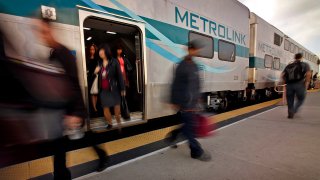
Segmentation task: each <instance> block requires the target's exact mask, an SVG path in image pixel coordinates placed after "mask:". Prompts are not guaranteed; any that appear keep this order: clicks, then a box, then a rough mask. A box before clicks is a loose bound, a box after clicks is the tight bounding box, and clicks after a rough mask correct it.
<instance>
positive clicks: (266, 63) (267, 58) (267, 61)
mask: <svg viewBox="0 0 320 180" xmlns="http://www.w3.org/2000/svg"><path fill="white" fill-rule="evenodd" d="M272 62H273V57H272V56H270V55H268V54H266V55H265V56H264V67H266V68H272Z"/></svg>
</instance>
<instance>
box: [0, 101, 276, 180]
mask: <svg viewBox="0 0 320 180" xmlns="http://www.w3.org/2000/svg"><path fill="white" fill-rule="evenodd" d="M279 101H280V99H276V100H272V101H268V102H264V103H260V104H257V105H252V106H248V107H245V108H241V109H237V110H233V111H230V112H226V113H222V114H218V115H215V116H212V117H211V123H216V122H221V121H225V120H228V119H230V118H233V117H236V116H239V115H243V114H246V113H249V112H252V111H255V110H258V109H262V108H265V107H268V106H271V105H275V104H277V103H278V102H279ZM178 126H179V125H176V126H171V127H167V128H163V129H158V130H154V131H150V132H146V133H142V134H138V135H135V136H130V137H127V138H123V139H118V140H115V141H110V142H107V143H103V144H101V147H102V148H103V149H105V150H106V151H107V152H108V154H109V155H115V154H118V153H121V152H124V151H128V150H131V149H134V148H137V147H141V146H144V145H147V144H150V143H153V142H157V141H160V140H163V139H164V138H165V136H166V135H167V133H168V132H170V131H172V130H173V129H176V128H177V127H178ZM97 158H98V157H97V156H96V154H95V153H94V151H93V149H92V148H90V147H86V148H82V149H77V150H74V151H71V152H68V153H67V166H68V167H72V166H76V165H80V164H83V163H86V162H90V161H93V160H96V159H97ZM52 172H53V162H52V157H45V158H41V159H37V160H33V161H29V162H25V163H20V164H16V165H13V166H9V167H6V168H2V169H0V177H1V179H2V180H6V179H8V180H9V179H10V180H12V179H29V178H35V177H38V176H41V175H45V174H48V173H52Z"/></svg>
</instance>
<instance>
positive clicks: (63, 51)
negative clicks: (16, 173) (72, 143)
mask: <svg viewBox="0 0 320 180" xmlns="http://www.w3.org/2000/svg"><path fill="white" fill-rule="evenodd" d="M37 30H38V35H39V37H40V39H41V40H42V41H43V42H44V43H45V45H46V46H48V47H50V48H52V52H51V56H50V60H51V61H53V62H58V63H59V64H60V65H61V66H62V69H64V71H65V75H66V76H67V77H68V87H70V89H69V90H68V91H70V93H69V97H68V101H67V104H66V106H65V112H66V113H65V118H64V125H65V127H66V128H69V129H77V128H80V126H81V124H83V122H84V119H85V118H86V109H85V106H84V102H83V98H82V93H81V89H80V85H79V79H78V71H77V66H76V59H75V57H74V56H73V55H72V54H71V51H70V50H69V49H68V48H66V47H65V46H63V45H62V44H60V43H58V42H57V41H56V40H55V38H54V37H53V34H52V27H51V26H50V23H49V22H48V21H46V20H42V21H38V22H37ZM67 142H68V141H67V140H66V138H64V137H63V138H59V139H57V140H56V141H55V145H54V179H59V180H60V179H71V174H70V172H69V170H68V169H67V167H66V159H65V156H66V154H65V151H66V147H65V146H66V145H67ZM93 147H94V149H95V151H96V153H97V154H98V156H99V159H100V165H99V168H98V171H102V170H103V169H105V168H106V167H107V166H106V153H105V152H104V151H103V150H102V149H100V148H98V147H97V146H93Z"/></svg>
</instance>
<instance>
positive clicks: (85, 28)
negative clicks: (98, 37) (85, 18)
mask: <svg viewBox="0 0 320 180" xmlns="http://www.w3.org/2000/svg"><path fill="white" fill-rule="evenodd" d="M83 29H84V30H88V31H90V30H91V28H87V27H84V28H83Z"/></svg>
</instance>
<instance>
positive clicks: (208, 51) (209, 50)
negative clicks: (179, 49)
mask: <svg viewBox="0 0 320 180" xmlns="http://www.w3.org/2000/svg"><path fill="white" fill-rule="evenodd" d="M192 41H197V42H199V43H201V46H203V47H202V48H201V50H200V51H199V54H198V57H203V58H209V59H212V58H213V54H214V53H213V52H214V47H213V37H211V36H207V35H203V34H200V33H197V32H193V31H190V32H189V42H192Z"/></svg>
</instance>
